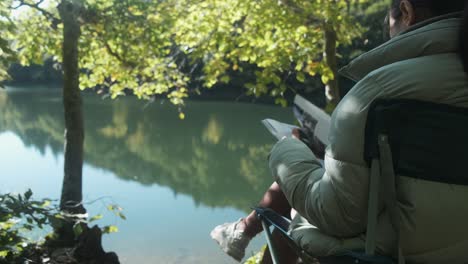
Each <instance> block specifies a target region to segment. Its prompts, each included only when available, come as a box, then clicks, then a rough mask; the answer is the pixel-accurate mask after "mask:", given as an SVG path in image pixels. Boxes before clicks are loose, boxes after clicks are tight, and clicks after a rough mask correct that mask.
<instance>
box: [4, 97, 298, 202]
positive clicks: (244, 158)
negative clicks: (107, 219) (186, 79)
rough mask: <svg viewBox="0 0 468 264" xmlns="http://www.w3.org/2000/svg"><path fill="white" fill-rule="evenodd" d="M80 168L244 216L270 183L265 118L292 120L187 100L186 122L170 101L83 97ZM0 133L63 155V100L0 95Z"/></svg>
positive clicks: (270, 110) (261, 108)
mask: <svg viewBox="0 0 468 264" xmlns="http://www.w3.org/2000/svg"><path fill="white" fill-rule="evenodd" d="M83 109H84V112H85V125H86V136H85V163H86V164H88V165H92V166H95V167H99V168H102V169H105V170H109V171H111V172H113V173H114V174H115V175H116V176H117V177H119V178H121V179H124V180H128V181H135V182H139V183H141V184H143V185H153V184H157V185H160V186H167V187H169V188H170V189H172V190H173V192H174V193H176V194H177V193H182V194H186V195H189V196H191V197H192V198H193V200H194V201H195V203H196V204H203V205H206V206H210V207H234V208H237V209H240V210H244V211H248V208H249V207H250V206H251V205H252V204H253V203H254V202H255V201H257V200H258V198H259V195H260V194H261V193H262V192H263V191H264V190H265V188H266V187H267V186H269V184H270V183H271V177H270V176H269V175H270V173H269V171H268V169H267V155H268V151H269V150H270V148H271V146H272V144H273V142H274V139H273V137H271V136H270V135H269V134H268V132H267V131H266V129H264V128H263V127H262V125H261V124H260V120H261V119H263V118H266V117H272V118H277V119H280V120H284V121H291V120H292V115H291V114H290V111H289V110H287V109H284V108H280V107H276V106H265V105H252V104H241V103H226V102H223V103H218V102H189V103H188V104H187V107H186V108H185V109H184V111H185V113H186V119H185V120H180V119H179V118H178V114H177V111H176V109H175V107H173V106H171V105H170V104H169V103H168V102H165V103H161V102H156V103H152V104H149V105H146V102H143V101H137V100H135V99H134V98H120V99H118V100H116V101H110V100H102V99H100V98H99V97H97V96H94V95H85V96H84V108H83ZM0 113H1V115H0V133H1V132H5V131H10V132H13V133H14V134H16V135H17V136H18V137H19V138H21V140H22V141H23V143H24V144H25V145H27V146H32V147H34V148H35V149H37V150H38V151H40V152H41V153H42V154H43V153H45V152H46V149H51V150H52V152H53V153H54V155H63V129H64V123H63V110H62V103H61V100H60V94H59V93H57V92H56V91H49V92H36V93H31V92H26V91H23V92H9V93H7V92H4V91H0Z"/></svg>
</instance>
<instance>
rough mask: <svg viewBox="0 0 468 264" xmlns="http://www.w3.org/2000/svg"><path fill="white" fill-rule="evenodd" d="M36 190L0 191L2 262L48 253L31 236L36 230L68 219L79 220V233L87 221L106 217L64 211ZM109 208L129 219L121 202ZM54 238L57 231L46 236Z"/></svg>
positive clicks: (110, 230) (107, 230) (105, 230)
mask: <svg viewBox="0 0 468 264" xmlns="http://www.w3.org/2000/svg"><path fill="white" fill-rule="evenodd" d="M32 194H33V193H32V191H31V190H28V191H26V192H25V193H24V194H11V193H9V194H0V263H16V262H18V261H21V260H25V259H30V258H31V257H32V256H34V257H41V255H44V254H45V250H44V249H40V248H39V247H38V246H40V245H41V243H39V242H38V241H33V240H32V239H30V238H28V237H30V235H31V233H32V232H33V231H34V232H36V231H37V230H38V229H39V230H52V229H57V228H59V227H60V226H61V225H63V223H64V221H73V222H74V223H76V224H75V227H74V231H75V235H76V236H77V237H78V236H80V235H81V232H82V231H83V230H82V227H83V224H84V225H86V224H88V223H90V222H93V221H96V220H99V219H101V218H102V215H96V216H93V217H91V218H90V219H89V220H88V219H87V215H79V216H73V215H67V214H64V213H62V212H60V211H59V209H58V207H57V206H56V205H53V204H52V202H51V200H48V199H43V200H34V199H32V198H31V197H32ZM107 209H108V210H109V211H111V212H113V213H114V214H115V215H116V216H118V217H119V218H121V219H125V216H124V215H123V213H122V212H121V211H122V209H121V208H120V207H119V206H117V205H109V206H107ZM101 231H102V233H113V232H117V227H115V226H104V227H102V228H101ZM28 235H29V236H28ZM53 238H54V233H50V234H49V235H47V236H46V239H53ZM44 257H45V256H44Z"/></svg>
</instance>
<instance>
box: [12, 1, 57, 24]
mask: <svg viewBox="0 0 468 264" xmlns="http://www.w3.org/2000/svg"><path fill="white" fill-rule="evenodd" d="M17 2H18V6H15V7H12V8H13V9H18V8H20V7H22V6H28V7H31V8H33V9H35V10H37V11H39V12H41V13H42V15H44V16H45V17H46V18H47V19H49V20H50V21H52V23H53V25H54V26H56V25H58V24H60V23H61V20H60V19H58V18H57V17H55V16H54V14H52V13H50V12H49V11H47V10H45V9H44V8H42V7H40V6H39V5H41V4H42V3H43V2H44V0H39V1H38V2H36V3H34V4H32V3H28V2H26V1H25V0H17Z"/></svg>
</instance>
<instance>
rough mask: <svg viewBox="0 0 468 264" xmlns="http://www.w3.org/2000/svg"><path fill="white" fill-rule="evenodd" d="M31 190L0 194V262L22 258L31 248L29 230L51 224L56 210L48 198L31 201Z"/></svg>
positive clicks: (55, 220) (55, 218) (54, 220)
mask: <svg viewBox="0 0 468 264" xmlns="http://www.w3.org/2000/svg"><path fill="white" fill-rule="evenodd" d="M31 196H32V191H31V190H28V191H27V192H25V193H24V194H1V195H0V262H2V261H7V262H9V261H12V260H13V259H17V258H21V257H22V256H24V255H25V254H28V251H30V250H32V247H33V245H32V244H31V242H32V241H30V239H28V238H27V237H26V236H25V235H26V234H27V233H28V231H29V232H30V231H32V230H33V229H36V228H39V229H44V228H45V227H50V226H52V223H55V222H57V220H58V219H57V216H56V214H57V212H56V210H54V208H53V207H52V206H51V202H50V201H49V200H46V199H44V200H40V201H36V200H32V199H31Z"/></svg>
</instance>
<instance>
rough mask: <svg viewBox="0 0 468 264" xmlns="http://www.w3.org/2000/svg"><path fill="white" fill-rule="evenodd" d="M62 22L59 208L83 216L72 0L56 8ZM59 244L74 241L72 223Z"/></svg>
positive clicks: (76, 26) (61, 232)
mask: <svg viewBox="0 0 468 264" xmlns="http://www.w3.org/2000/svg"><path fill="white" fill-rule="evenodd" d="M58 9H59V13H60V18H61V19H62V22H63V47H62V52H63V74H64V86H63V106H64V112H65V154H64V155H65V158H64V159H65V165H64V177H63V185H62V196H61V199H60V209H61V210H62V211H64V212H66V213H69V214H83V213H85V212H86V211H85V209H84V207H83V206H82V199H83V194H82V169H83V141H84V124H83V114H82V106H81V105H82V101H81V94H80V89H79V68H78V39H79V37H80V34H81V31H80V24H79V21H78V18H79V15H80V12H81V5H79V4H76V3H74V1H73V0H62V1H61V3H60V4H59V6H58ZM58 234H59V239H60V240H62V241H64V242H65V241H73V240H74V234H73V222H71V223H67V224H66V225H65V226H64V227H63V228H61V230H59V232H58Z"/></svg>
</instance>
